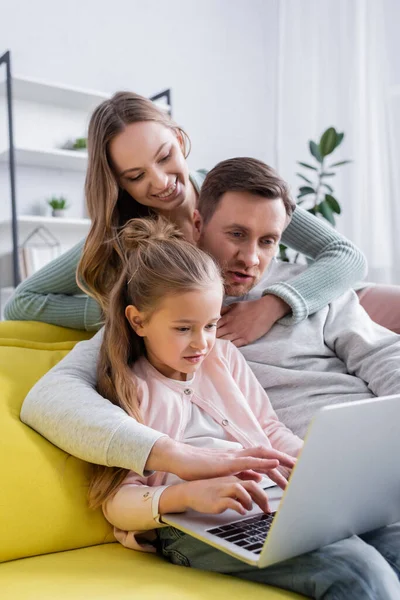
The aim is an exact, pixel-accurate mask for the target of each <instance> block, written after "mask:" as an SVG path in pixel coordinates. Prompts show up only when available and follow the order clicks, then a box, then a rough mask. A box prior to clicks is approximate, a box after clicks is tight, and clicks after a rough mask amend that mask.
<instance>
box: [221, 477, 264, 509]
mask: <svg viewBox="0 0 400 600" xmlns="http://www.w3.org/2000/svg"><path fill="white" fill-rule="evenodd" d="M250 483H251V484H252V485H255V486H257V484H256V483H254V482H248V485H249V484H250ZM226 495H227V496H229V497H230V498H233V499H234V500H237V501H238V502H240V504H241V505H242V506H243V508H245V509H246V510H251V509H252V508H253V501H252V499H251V495H250V494H249V492H248V491H247V490H246V488H245V487H244V485H242V483H239V482H237V483H232V484H231V485H229V486H228V487H227V492H226Z"/></svg>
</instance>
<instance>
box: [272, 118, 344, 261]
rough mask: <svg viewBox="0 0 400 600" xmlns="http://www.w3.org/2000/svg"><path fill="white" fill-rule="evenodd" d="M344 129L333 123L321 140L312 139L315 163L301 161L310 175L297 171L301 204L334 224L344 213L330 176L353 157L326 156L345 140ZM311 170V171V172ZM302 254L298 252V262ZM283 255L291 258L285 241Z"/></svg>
mask: <svg viewBox="0 0 400 600" xmlns="http://www.w3.org/2000/svg"><path fill="white" fill-rule="evenodd" d="M343 138H344V133H338V132H337V131H336V129H335V128H334V127H329V128H328V129H327V130H326V131H324V132H323V134H322V135H321V138H320V140H319V142H318V143H317V142H314V141H313V140H310V141H309V149H310V152H311V155H312V157H313V161H314V163H315V164H309V163H305V162H300V161H297V164H299V165H300V166H301V167H303V168H304V169H307V171H306V172H307V175H304V174H303V173H296V175H297V176H298V177H300V178H301V179H302V181H303V182H304V183H303V184H302V185H301V186H300V188H299V192H298V194H297V204H304V205H305V206H304V208H306V210H308V212H310V213H311V214H313V215H317V216H321V217H322V218H324V219H326V220H327V221H328V222H329V223H330V224H331V225H332V226H333V227H334V226H335V225H336V221H335V214H337V215H340V213H341V212H342V209H341V206H340V204H339V202H338V201H337V200H336V198H335V197H334V196H333V193H334V190H333V187H332V186H331V185H330V183H326V179H327V178H329V180H330V178H331V177H334V176H335V175H336V173H335V171H333V170H332V169H333V168H334V167H341V166H343V165H346V164H348V163H350V162H351V160H341V161H339V162H335V163H333V164H330V165H327V164H326V160H325V159H326V157H327V156H329V155H330V154H332V153H333V152H334V151H335V150H336V148H337V147H338V146H340V144H341V143H342V141H343ZM310 172H311V173H310ZM298 256H299V255H298V254H297V255H296V256H295V259H294V261H295V262H296V260H297V258H298ZM279 257H280V259H281V260H283V261H285V262H289V261H290V259H289V256H288V254H287V247H286V246H285V245H284V244H280V246H279Z"/></svg>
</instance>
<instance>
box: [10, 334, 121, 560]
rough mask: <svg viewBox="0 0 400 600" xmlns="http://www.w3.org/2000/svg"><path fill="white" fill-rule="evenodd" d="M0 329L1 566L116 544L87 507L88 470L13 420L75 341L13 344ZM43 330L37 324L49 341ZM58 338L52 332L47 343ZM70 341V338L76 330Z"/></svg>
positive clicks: (17, 341) (105, 525) (101, 520)
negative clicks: (29, 394)
mask: <svg viewBox="0 0 400 600" xmlns="http://www.w3.org/2000/svg"><path fill="white" fill-rule="evenodd" d="M4 325H5V324H4V323H0V540H1V541H0V562H2V561H7V560H12V559H16V558H21V557H26V556H32V555H36V554H45V553H48V552H57V551H62V550H69V549H73V548H80V547H84V546H91V545H94V544H101V543H103V542H106V541H114V540H113V536H112V533H111V527H110V526H109V525H108V523H107V522H106V521H105V519H104V517H103V515H102V513H101V511H100V510H97V511H92V510H89V508H88V507H87V501H86V492H87V482H88V476H89V473H90V467H89V465H87V464H86V463H84V462H83V461H80V460H77V459H75V458H73V457H71V456H68V455H67V454H66V453H65V452H63V451H61V450H60V449H59V448H56V447H55V446H53V445H52V444H51V443H50V442H48V441H47V440H45V439H44V438H43V437H42V436H41V435H39V434H38V433H36V432H35V431H33V430H32V429H30V428H29V427H28V426H26V425H24V424H23V423H22V422H21V421H20V419H19V413H20V409H21V405H22V402H23V400H24V398H25V396H26V394H27V393H28V391H29V389H30V388H31V387H32V386H33V384H34V383H35V382H36V381H37V380H38V379H39V378H40V377H41V376H42V375H44V374H45V373H46V372H47V371H48V370H49V369H51V368H52V367H53V366H54V365H56V364H57V362H58V361H59V360H61V359H62V358H63V357H64V356H65V355H66V354H67V353H68V352H69V351H70V350H71V349H72V348H73V346H74V344H75V343H76V342H75V341H61V342H57V341H53V342H40V341H31V340H26V339H15V338H11V337H10V335H11V334H12V332H10V331H9V329H10V325H9V324H7V326H6V327H3V326H4ZM46 327H49V326H46V325H41V328H42V329H43V334H44V338H45V339H48V331H47V332H46ZM4 329H7V331H6V332H5V331H4ZM11 329H12V328H11ZM56 329H60V332H59V334H60V337H61V339H63V340H65V339H66V338H68V334H67V333H66V332H67V331H68V330H65V329H63V328H56ZM16 330H18V327H16V328H15V330H14V332H15V333H16V335H15V337H17V331H16ZM20 333H21V331H19V335H20ZM26 333H27V330H26ZM56 333H57V332H55V331H54V330H52V332H51V338H52V339H56V338H57V335H55V337H54V336H53V334H56ZM71 336H72V337H74V336H75V340H76V332H73V333H72V334H71ZM25 337H29V335H25ZM30 337H35V338H36V339H37V337H38V336H36V334H35V335H31V336H30ZM78 337H79V336H78ZM82 337H88V336H87V334H84V333H83V334H82Z"/></svg>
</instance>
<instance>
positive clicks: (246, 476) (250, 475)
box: [236, 469, 262, 481]
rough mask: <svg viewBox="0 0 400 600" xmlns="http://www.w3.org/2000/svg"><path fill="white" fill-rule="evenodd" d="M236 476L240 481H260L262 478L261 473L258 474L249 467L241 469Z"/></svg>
mask: <svg viewBox="0 0 400 600" xmlns="http://www.w3.org/2000/svg"><path fill="white" fill-rule="evenodd" d="M236 477H237V478H238V479H240V480H241V481H261V480H262V475H260V473H256V472H255V471H252V470H251V469H247V470H246V471H242V472H241V473H238V474H237V475H236Z"/></svg>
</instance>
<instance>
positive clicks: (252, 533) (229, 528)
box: [207, 512, 276, 554]
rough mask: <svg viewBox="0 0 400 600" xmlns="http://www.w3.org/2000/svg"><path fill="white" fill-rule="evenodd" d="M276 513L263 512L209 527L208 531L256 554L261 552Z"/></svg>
mask: <svg viewBox="0 0 400 600" xmlns="http://www.w3.org/2000/svg"><path fill="white" fill-rule="evenodd" d="M275 514H276V513H274V512H273V513H270V514H265V513H262V514H261V515H256V516H255V517H249V518H248V519H242V520H241V521H235V522H234V523H228V525H221V527H214V528H213V529H207V533H211V534H212V535H216V536H217V537H220V538H222V539H224V540H226V541H227V542H232V544H236V546H240V547H241V548H245V549H246V550H250V551H251V552H254V553H255V554H260V553H261V550H262V548H263V546H264V542H265V538H266V537H267V533H268V531H269V529H270V527H271V524H272V520H273V518H274V516H275Z"/></svg>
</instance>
